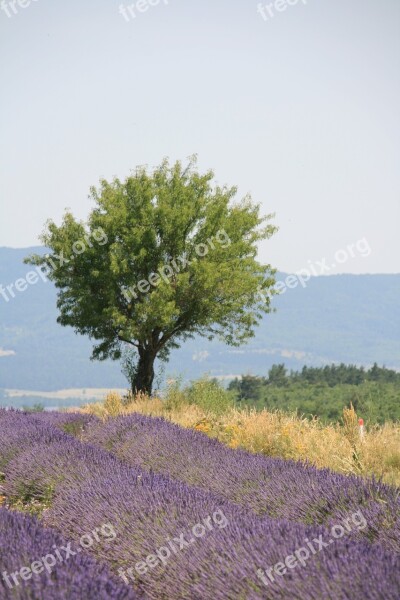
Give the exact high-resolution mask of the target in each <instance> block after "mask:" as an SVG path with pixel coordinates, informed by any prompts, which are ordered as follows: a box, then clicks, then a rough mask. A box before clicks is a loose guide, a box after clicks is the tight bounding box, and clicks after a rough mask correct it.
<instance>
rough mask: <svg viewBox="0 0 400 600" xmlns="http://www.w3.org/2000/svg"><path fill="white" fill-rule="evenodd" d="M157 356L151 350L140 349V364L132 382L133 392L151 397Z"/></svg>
mask: <svg viewBox="0 0 400 600" xmlns="http://www.w3.org/2000/svg"><path fill="white" fill-rule="evenodd" d="M155 359H156V354H155V352H154V351H153V350H151V349H149V348H139V362H138V366H137V370H136V376H135V378H134V380H133V381H132V392H133V393H134V394H135V393H138V392H143V393H145V394H148V395H149V396H150V395H151V391H152V388H153V381H154V361H155Z"/></svg>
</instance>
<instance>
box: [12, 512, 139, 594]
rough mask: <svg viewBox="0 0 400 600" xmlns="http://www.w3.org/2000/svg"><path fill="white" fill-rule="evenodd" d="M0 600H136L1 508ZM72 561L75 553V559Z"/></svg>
mask: <svg viewBox="0 0 400 600" xmlns="http://www.w3.org/2000/svg"><path fill="white" fill-rule="evenodd" d="M0 548H1V554H0V599H1V600H38V599H39V598H40V600H56V599H59V600H64V599H65V600H82V598H85V600H134V599H135V598H139V596H138V595H137V594H135V593H134V592H133V590H132V589H131V588H129V587H128V586H126V585H124V584H123V582H122V581H119V580H117V579H116V578H115V577H114V576H112V574H111V573H110V570H109V568H108V567H107V566H106V565H105V564H104V563H100V562H97V561H96V560H94V559H93V557H91V556H89V555H88V554H86V553H79V552H77V551H76V550H74V549H73V548H72V547H69V545H68V542H67V541H66V540H65V539H64V538H63V537H62V536H61V535H60V534H59V533H57V532H56V531H53V530H51V529H49V528H44V527H43V526H42V525H41V524H40V523H39V522H38V521H37V520H36V519H35V518H34V517H31V516H26V515H23V514H21V513H14V512H10V511H7V510H5V509H4V508H3V509H2V508H0ZM74 552H75V554H74V555H72V553H74Z"/></svg>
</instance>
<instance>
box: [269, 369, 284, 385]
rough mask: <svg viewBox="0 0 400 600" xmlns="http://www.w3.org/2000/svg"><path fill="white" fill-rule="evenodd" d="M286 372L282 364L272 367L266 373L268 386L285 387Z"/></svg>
mask: <svg viewBox="0 0 400 600" xmlns="http://www.w3.org/2000/svg"><path fill="white" fill-rule="evenodd" d="M287 383H288V380H287V371H286V367H285V365H284V364H280V365H272V367H271V368H270V370H269V371H268V384H269V385H276V386H277V387H283V386H285V385H287Z"/></svg>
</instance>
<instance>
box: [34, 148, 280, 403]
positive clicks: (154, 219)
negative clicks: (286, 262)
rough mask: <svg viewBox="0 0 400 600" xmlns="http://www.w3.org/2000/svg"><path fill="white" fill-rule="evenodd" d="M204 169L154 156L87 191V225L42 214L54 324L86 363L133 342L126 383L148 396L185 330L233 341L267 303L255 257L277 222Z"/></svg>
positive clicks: (268, 275) (266, 286) (264, 277)
mask: <svg viewBox="0 0 400 600" xmlns="http://www.w3.org/2000/svg"><path fill="white" fill-rule="evenodd" d="M236 195H237V189H236V187H227V186H222V187H221V186H219V185H216V184H215V183H214V173H213V172H212V171H208V172H206V173H204V174H201V173H199V172H198V169H197V163H196V159H195V158H192V159H191V160H190V162H189V164H188V166H187V167H186V168H184V167H183V165H182V164H181V162H176V163H175V164H173V165H170V163H169V161H168V160H164V161H163V162H162V164H161V165H160V166H158V167H157V168H155V169H154V170H153V171H151V172H150V171H149V170H148V169H147V168H145V167H139V168H137V169H136V170H135V171H134V172H133V173H132V174H131V175H130V176H128V177H127V178H126V179H125V181H120V180H119V179H118V178H114V179H113V180H112V181H111V182H108V181H106V180H102V181H100V185H99V187H98V188H95V187H93V188H91V198H92V200H93V202H94V208H93V210H92V211H91V213H90V215H89V217H88V219H87V222H86V223H83V222H80V221H77V220H76V219H75V218H74V216H73V215H72V214H71V212H68V211H67V212H66V213H65V215H64V218H63V221H62V224H61V225H60V226H57V225H56V224H55V223H54V222H53V221H48V222H47V225H46V228H45V231H44V232H43V234H42V236H41V241H42V242H43V244H44V245H45V246H46V247H47V248H48V249H49V252H48V254H46V255H45V256H38V255H34V256H31V257H28V258H27V259H26V262H30V263H32V264H36V265H42V266H43V267H45V268H46V270H47V273H48V277H49V279H50V280H52V281H54V283H55V285H56V287H57V288H58V290H59V292H58V300H57V306H58V308H59V311H60V314H59V317H58V322H59V323H60V324H61V325H65V326H67V325H68V326H71V327H73V328H74V329H75V331H76V332H77V333H80V334H83V335H88V336H90V338H91V339H92V340H94V342H95V344H94V348H93V354H92V358H93V359H100V360H104V359H106V358H112V359H119V358H121V356H122V355H123V354H124V349H126V348H131V349H132V350H133V352H134V356H135V357H136V359H137V360H135V362H134V363H133V367H132V369H131V385H132V389H133V390H142V391H145V392H149V393H150V392H151V389H152V384H153V379H154V361H155V359H156V358H157V357H158V358H160V359H161V360H167V359H168V356H169V353H170V351H171V350H172V349H173V348H177V347H179V346H180V344H181V343H182V342H184V341H185V340H186V339H188V338H190V337H193V336H194V335H200V336H205V337H207V338H208V339H212V338H213V337H214V336H218V337H219V338H220V339H221V340H223V341H225V342H226V343H227V344H230V345H240V344H242V343H244V342H246V340H248V339H249V338H251V337H252V336H253V335H254V327H255V326H256V325H257V323H258V322H259V320H260V318H261V317H262V314H263V313H268V312H270V310H271V307H270V300H269V296H268V295H267V292H268V291H270V290H271V288H272V287H273V285H274V283H275V281H274V273H275V270H274V269H273V268H272V267H271V266H270V265H269V264H260V263H259V262H258V260H257V245H258V242H260V241H261V240H264V239H268V238H270V237H271V236H272V235H273V234H274V232H275V231H276V227H275V226H273V225H272V224H271V223H270V220H271V218H272V215H266V216H264V217H263V216H261V215H260V206H259V205H258V204H255V203H253V201H252V200H251V197H250V196H246V197H244V198H243V199H241V200H239V201H236V199H235V198H236Z"/></svg>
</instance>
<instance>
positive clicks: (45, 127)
mask: <svg viewBox="0 0 400 600" xmlns="http://www.w3.org/2000/svg"><path fill="white" fill-rule="evenodd" d="M13 6H14V8H13ZM399 33H400V2H399V0H380V1H379V2H378V1H377V0H376V1H374V2H373V1H372V0H276V1H275V2H270V3H269V2H267V1H264V2H261V3H257V1H256V0H255V1H253V0H217V1H216V0H214V1H211V0H202V1H201V2H189V1H188V0H186V1H184V0H159V1H157V0H138V1H137V2H135V3H133V2H131V1H130V0H127V1H126V2H122V3H121V1H120V0H86V1H85V2H82V1H78V0H69V1H68V2H61V1H60V0H58V1H55V0H15V2H14V4H13V3H12V2H11V0H3V1H2V2H0V50H1V54H2V61H1V66H0V81H1V84H2V85H1V88H2V92H1V96H0V109H1V110H0V132H1V135H0V140H1V141H0V198H1V202H0V246H8V247H14V248H17V247H27V246H32V245H37V244H38V243H39V240H38V236H39V234H40V232H41V231H42V230H43V227H44V224H45V222H46V220H47V219H49V218H51V219H53V220H55V221H56V222H57V223H59V222H60V220H61V217H62V214H63V212H64V210H65V208H67V207H68V208H70V209H71V210H72V212H73V213H74V214H75V216H76V217H78V218H81V219H85V218H86V217H87V215H88V213H89V212H90V210H91V209H92V208H93V205H92V203H91V200H90V199H89V197H88V194H89V188H90V186H92V185H97V183H98V181H99V179H100V178H106V179H111V178H112V177H114V176H118V177H120V178H125V177H126V176H128V175H129V174H130V172H131V171H132V170H133V169H134V168H135V166H137V165H144V164H146V165H149V167H152V166H155V165H157V164H159V163H160V162H161V161H162V159H163V158H164V157H166V156H168V157H170V159H171V161H174V160H176V159H180V160H182V161H185V160H186V159H187V157H188V156H190V155H192V154H194V153H196V154H198V161H199V168H200V169H201V170H208V169H209V168H212V169H213V170H214V171H215V177H216V182H218V183H219V184H228V185H237V186H238V188H239V191H238V199H239V198H240V197H242V196H244V195H245V194H246V193H248V192H249V193H250V194H251V195H252V198H253V200H254V201H255V202H257V203H260V204H261V207H262V212H263V214H268V213H275V218H274V223H275V225H277V226H278V227H279V232H278V233H277V234H276V235H275V236H274V237H273V238H272V239H271V240H269V241H265V242H263V243H262V244H261V246H260V249H259V258H260V260H261V261H262V262H267V263H269V264H271V265H272V266H273V267H276V268H278V269H279V270H281V271H285V272H296V271H299V270H301V269H304V268H311V266H313V268H314V271H315V274H324V275H326V274H328V275H329V274H334V273H399V272H400V235H399V227H400V169H399V159H400V136H399V133H400V119H399V107H400V35H399ZM350 247H351V248H352V250H350V249H349V248H350ZM339 257H340V258H339ZM322 261H325V265H328V266H329V269H327V268H325V269H324V272H323V273H322V272H321V273H320V272H319V270H321V271H322V267H320V266H318V265H321V264H322Z"/></svg>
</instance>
